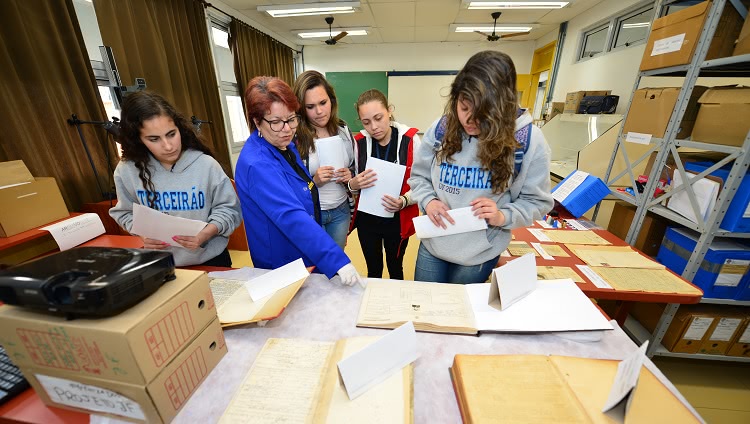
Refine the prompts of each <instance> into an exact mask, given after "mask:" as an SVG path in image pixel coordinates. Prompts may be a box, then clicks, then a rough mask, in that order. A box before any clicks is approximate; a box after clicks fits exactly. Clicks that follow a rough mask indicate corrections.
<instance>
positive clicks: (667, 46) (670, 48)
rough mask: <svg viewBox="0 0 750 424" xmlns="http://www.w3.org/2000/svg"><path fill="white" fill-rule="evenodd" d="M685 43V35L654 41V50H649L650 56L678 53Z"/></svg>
mask: <svg viewBox="0 0 750 424" xmlns="http://www.w3.org/2000/svg"><path fill="white" fill-rule="evenodd" d="M684 41H685V33H684V32H683V33H682V34H677V35H673V36H671V37H667V38H662V39H661V40H656V41H654V48H653V49H652V50H651V56H658V55H660V54H666V53H672V52H678V51H680V49H681V48H682V43H683V42H684Z"/></svg>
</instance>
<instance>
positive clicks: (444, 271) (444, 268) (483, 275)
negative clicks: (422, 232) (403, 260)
mask: <svg viewBox="0 0 750 424" xmlns="http://www.w3.org/2000/svg"><path fill="white" fill-rule="evenodd" d="M499 258H500V256H497V257H495V258H493V259H490V260H489V261H487V262H485V263H483V264H479V265H472V266H464V265H458V264H454V263H451V262H448V261H444V260H442V259H439V258H436V257H434V256H432V253H430V252H429V251H428V250H427V248H426V247H425V246H424V243H420V244H419V252H418V253H417V265H416V267H415V269H414V279H415V280H416V281H432V282H436V283H457V284H469V283H483V282H485V281H487V277H489V276H490V273H492V269H493V268H495V266H496V265H497V261H498V259H499Z"/></svg>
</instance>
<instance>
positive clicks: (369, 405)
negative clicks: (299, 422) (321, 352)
mask: <svg viewBox="0 0 750 424" xmlns="http://www.w3.org/2000/svg"><path fill="white" fill-rule="evenodd" d="M376 340H378V337H353V338H348V339H343V340H339V341H338V342H337V343H336V349H335V350H334V354H333V355H332V356H331V361H330V365H329V367H328V373H327V375H326V376H325V380H324V383H323V388H322V390H321V396H320V399H319V400H318V407H317V410H316V413H315V422H316V423H326V424H350V423H358V424H359V423H363V424H369V423H371V424H380V423H404V424H409V423H412V422H413V417H414V413H413V399H414V394H413V393H412V390H413V387H414V385H413V368H412V365H411V364H410V365H408V366H406V367H404V368H402V369H401V371H399V372H397V373H395V374H393V375H391V376H390V377H388V378H387V379H386V380H385V381H383V382H381V383H379V384H378V385H376V386H374V387H372V388H371V389H370V390H368V391H367V392H365V393H364V394H362V395H361V396H359V397H357V398H356V399H354V400H349V396H347V394H346V388H344V385H343V384H342V382H341V379H340V378H339V373H338V369H337V367H336V364H337V363H338V361H340V360H341V359H343V358H346V357H347V356H350V355H352V354H353V353H356V352H358V351H359V350H361V349H363V348H364V347H366V346H367V345H368V344H370V343H372V342H374V341H376Z"/></svg>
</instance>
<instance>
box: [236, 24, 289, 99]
mask: <svg viewBox="0 0 750 424" xmlns="http://www.w3.org/2000/svg"><path fill="white" fill-rule="evenodd" d="M229 48H230V49H231V50H232V56H233V57H234V75H235V76H236V77H237V85H239V87H240V93H242V96H241V98H242V105H243V106H244V105H245V96H244V94H245V88H246V87H247V83H248V82H250V80H251V79H253V78H254V77H257V76H259V75H266V76H274V77H279V78H281V79H282V80H284V81H286V82H287V84H289V85H292V84H294V50H292V49H291V48H290V47H288V46H286V45H285V44H283V43H280V42H278V41H276V40H275V39H274V38H272V37H270V36H268V35H266V34H264V33H262V32H260V31H258V30H257V29H255V28H253V27H251V26H249V25H247V24H246V23H244V22H242V21H240V20H238V19H236V18H232V22H231V23H230V24H229Z"/></svg>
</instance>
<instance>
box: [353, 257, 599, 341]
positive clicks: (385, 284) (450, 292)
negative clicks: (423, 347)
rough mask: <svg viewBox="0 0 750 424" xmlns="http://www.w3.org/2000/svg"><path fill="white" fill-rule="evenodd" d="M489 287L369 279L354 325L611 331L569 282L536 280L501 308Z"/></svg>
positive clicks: (465, 330)
mask: <svg viewBox="0 0 750 424" xmlns="http://www.w3.org/2000/svg"><path fill="white" fill-rule="evenodd" d="M532 273H533V275H534V276H536V272H535V267H532ZM490 287H491V284H487V283H479V284H466V285H464V284H446V283H425V282H418V281H398V280H381V279H374V278H370V279H368V284H367V288H366V289H365V293H364V295H363V296H362V304H361V305H360V309H359V315H358V316H357V326H359V327H375V328H396V327H398V326H399V325H401V324H403V323H405V322H407V321H412V322H413V323H414V328H415V329H416V330H417V331H430V332H437V333H458V334H477V333H479V332H482V331H491V332H545V331H581V330H611V329H612V325H611V324H610V323H609V321H608V320H607V318H606V317H605V316H604V315H603V314H602V313H601V312H600V311H599V310H598V309H597V308H596V306H595V305H594V304H593V303H592V302H591V300H589V299H588V298H587V297H586V295H585V294H583V292H581V290H580V289H579V288H578V286H576V284H575V283H574V282H573V280H570V279H562V280H547V281H538V282H537V287H536V289H535V290H534V291H532V292H531V293H529V294H528V295H526V296H525V297H523V298H522V299H520V300H518V301H517V302H515V303H513V305H512V306H511V307H509V308H507V309H503V310H500V309H498V308H497V307H495V306H493V305H491V304H490V302H488V299H489V295H490Z"/></svg>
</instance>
